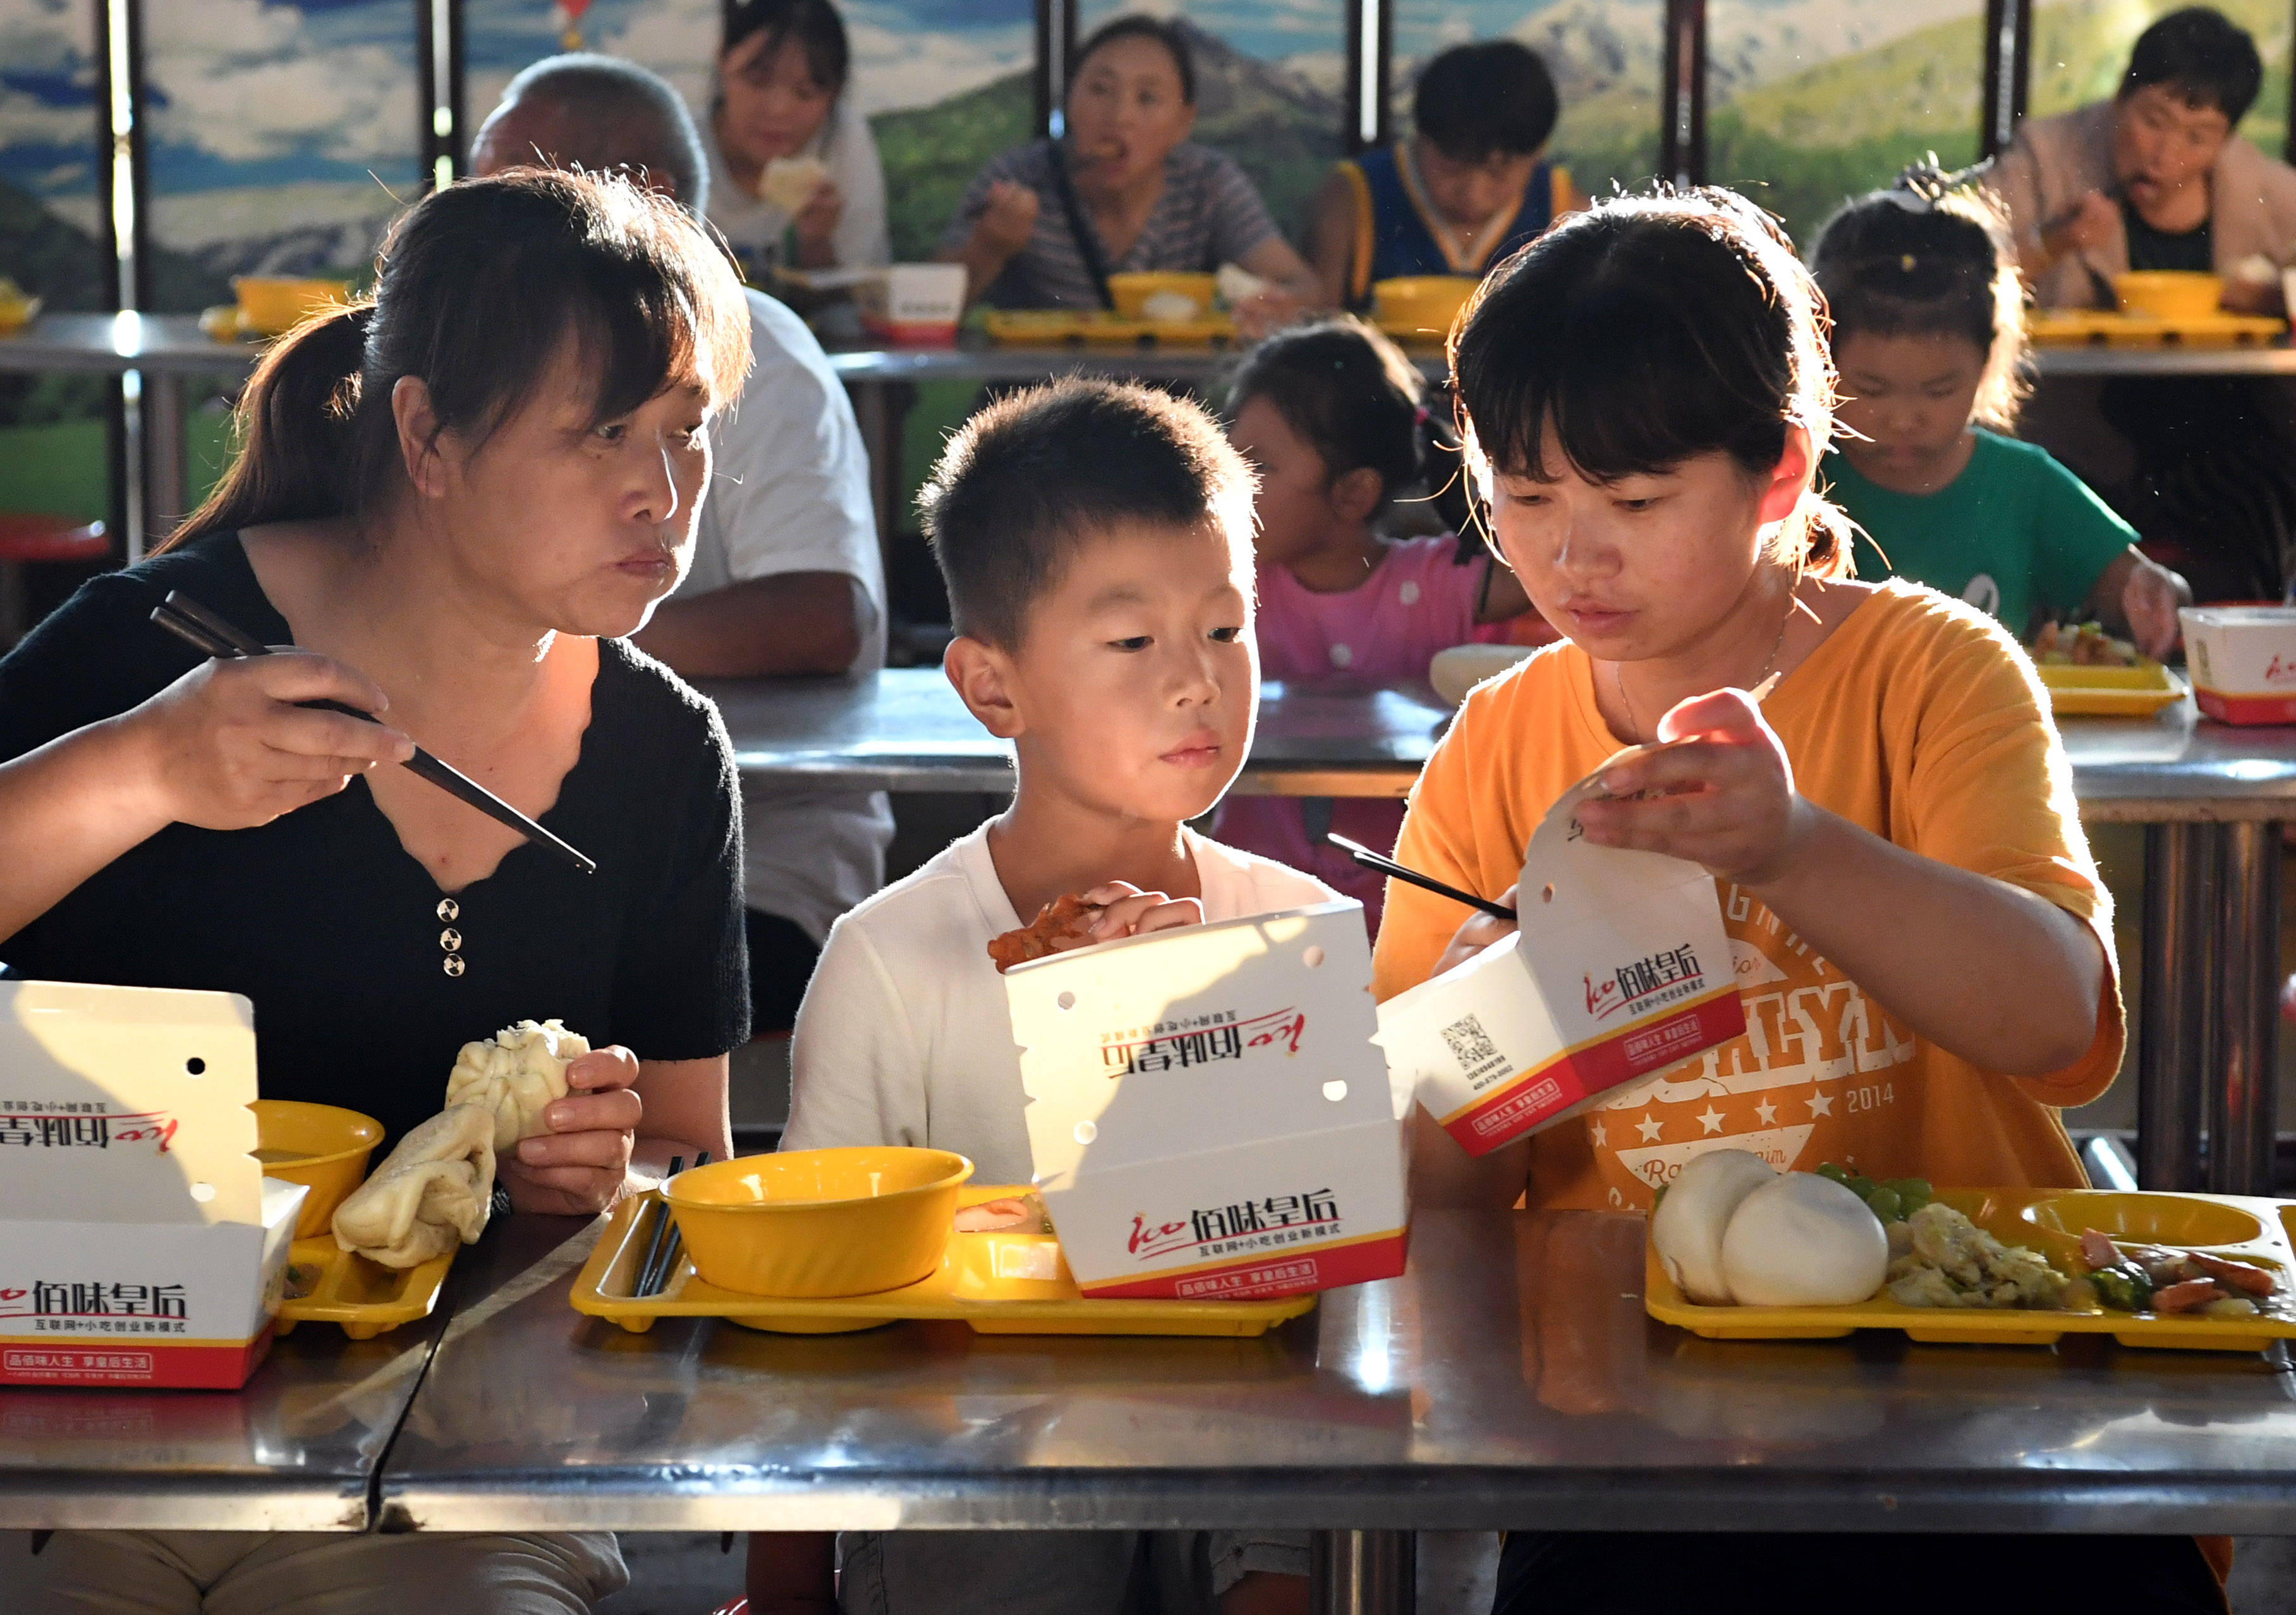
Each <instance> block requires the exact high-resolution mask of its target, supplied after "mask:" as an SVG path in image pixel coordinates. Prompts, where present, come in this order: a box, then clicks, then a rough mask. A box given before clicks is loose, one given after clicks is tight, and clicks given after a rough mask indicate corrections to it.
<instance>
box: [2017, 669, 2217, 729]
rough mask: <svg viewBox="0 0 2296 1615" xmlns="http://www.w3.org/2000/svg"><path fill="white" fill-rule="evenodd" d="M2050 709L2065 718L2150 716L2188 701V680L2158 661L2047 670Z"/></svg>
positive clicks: (2044, 681) (2044, 676)
mask: <svg viewBox="0 0 2296 1615" xmlns="http://www.w3.org/2000/svg"><path fill="white" fill-rule="evenodd" d="M2040 673H2041V683H2042V684H2043V685H2046V687H2047V689H2048V692H2049V710H2050V711H2052V712H2054V713H2056V714H2057V715H2058V716H2060V717H2150V716H2151V715H2152V714H2153V713H2155V712H2158V711H2160V710H2161V708H2163V707H2173V706H2175V705H2176V704H2177V702H2178V701H2182V700H2184V699H2185V685H2184V681H2183V680H2181V679H2179V678H2178V677H2177V676H2176V675H2175V674H2174V673H2171V672H2169V669H2168V668H2164V667H2162V666H2161V664H2160V663H2159V662H2157V661H2142V662H2139V663H2138V664H2137V665H2136V666H2135V667H2133V668H2083V667H2072V666H2067V665H2064V664H2062V663H2058V664H2054V665H2052V666H2046V667H2043V668H2041V669H2040Z"/></svg>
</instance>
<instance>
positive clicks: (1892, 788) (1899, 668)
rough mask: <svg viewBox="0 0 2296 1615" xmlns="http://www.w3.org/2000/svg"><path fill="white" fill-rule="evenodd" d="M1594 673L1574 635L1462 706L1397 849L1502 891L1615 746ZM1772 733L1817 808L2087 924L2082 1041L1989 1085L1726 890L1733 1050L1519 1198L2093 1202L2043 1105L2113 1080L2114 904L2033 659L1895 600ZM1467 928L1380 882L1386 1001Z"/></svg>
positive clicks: (1884, 603) (1849, 635)
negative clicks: (1871, 1179) (1718, 1192)
mask: <svg viewBox="0 0 2296 1615" xmlns="http://www.w3.org/2000/svg"><path fill="white" fill-rule="evenodd" d="M1592 676H1593V664H1592V662H1590V661H1589V660H1588V659H1587V655H1586V653H1585V652H1582V651H1580V650H1579V648H1578V646H1576V645H1574V644H1570V643H1568V642H1567V641H1566V642H1565V643H1563V644H1558V645H1555V646H1553V647H1550V648H1549V649H1547V650H1546V651H1543V652H1540V653H1539V654H1538V655H1537V656H1535V657H1533V658H1532V659H1530V660H1529V661H1527V662H1525V663H1523V664H1522V665H1521V667H1519V668H1515V669H1514V670H1513V672H1511V673H1510V674H1508V675H1507V676H1505V677H1503V678H1500V679H1498V680H1496V681H1494V682H1493V683H1491V684H1488V685H1483V686H1482V687H1481V688H1480V689H1478V690H1476V691H1475V692H1474V693H1472V694H1471V695H1470V696H1469V697H1468V698H1467V701H1466V703H1465V704H1464V706H1463V707H1462V709H1460V712H1459V717H1458V720H1457V721H1456V723H1455V724H1454V725H1453V726H1452V728H1451V732H1450V733H1449V734H1448V735H1447V736H1446V737H1445V738H1444V741H1443V742H1442V744H1441V745H1440V746H1439V747H1438V748H1437V750H1436V753H1435V755H1434V757H1433V758H1431V759H1430V761H1429V762H1428V765H1427V768H1426V771H1425V773H1424V774H1423V775H1421V777H1420V781H1419V784H1418V787H1417V789H1416V791H1415V793H1414V795H1413V799H1412V804H1411V809H1410V814H1409V816H1408V818H1407V819H1406V821H1405V824H1404V827H1403V833H1402V838H1401V840H1399V841H1398V844H1397V848H1396V856H1397V857H1398V858H1400V859H1401V860H1402V861H1403V862H1404V863H1406V864H1408V865H1412V866H1414V867H1415V868H1418V869H1422V870H1424V871H1425V872H1427V873H1430V874H1431V875H1434V876H1436V877H1437V878H1438V879H1440V880H1443V881H1449V882H1450V883H1452V884H1453V885H1456V886H1461V887H1464V888H1465V889H1467V890H1470V891H1473V892H1477V893H1480V894H1482V895H1484V896H1487V897H1497V895H1498V894H1499V893H1501V892H1503V891H1505V889H1506V888H1507V887H1508V886H1510V885H1512V884H1513V882H1514V880H1515V878H1516V876H1517V874H1518V873H1520V871H1521V864H1522V857H1523V849H1524V848H1525V847H1527V846H1528V845H1529V840H1530V835H1531V832H1532V831H1533V830H1535V829H1536V828H1537V827H1538V823H1539V821H1540V819H1541V818H1542V817H1544V816H1545V815H1546V811H1547V809H1548V808H1549V807H1552V806H1553V805H1554V802H1555V801H1556V800H1557V799H1559V798H1560V797H1561V796H1562V794H1563V792H1565V791H1568V790H1569V789H1570V787H1571V785H1573V784H1574V783H1577V782H1578V781H1579V780H1580V779H1582V778H1584V777H1586V776H1587V775H1589V774H1591V773H1593V772H1594V771H1595V769H1596V768H1598V767H1601V766H1602V764H1603V761H1604V760H1605V759H1606V758H1609V757H1610V756H1611V754H1612V753H1613V752H1615V751H1617V750H1619V749H1620V746H1619V742H1618V741H1617V740H1616V739H1615V738H1614V737H1613V736H1612V735H1611V733H1610V730H1609V728H1608V726H1606V725H1605V724H1604V723H1603V718H1602V717H1601V714H1600V713H1599V712H1598V711H1597V709H1596V708H1595V690H1594V685H1593V682H1592ZM1763 715H1764V716H1765V717H1767V719H1768V721H1769V723H1770V726H1771V727H1772V728H1774V729H1775V731H1776V732H1777V734H1778V737H1779V739H1780V740H1781V741H1782V742H1784V745H1785V749H1786V754H1787V757H1788V758H1789V760H1790V761H1791V762H1792V766H1793V771H1794V780H1795V784H1796V787H1797V788H1798V789H1799V790H1800V792H1801V793H1802V795H1803V796H1805V797H1806V798H1808V799H1809V800H1810V801H1812V802H1814V803H1816V805H1817V806H1819V807H1825V808H1826V809H1828V810H1830V811H1832V812H1833V813H1836V814H1839V815H1840V816H1842V817H1843V818H1846V819H1848V820H1849V822H1850V823H1852V824H1857V825H1859V826H1861V827H1862V828H1864V829H1866V830H1868V831H1871V832H1873V833H1874V834H1875V835H1878V836H1881V837H1882V838H1884V839H1885V840H1890V841H1891V842H1893V843H1895V844H1896V845H1898V846H1899V847H1903V848H1908V849H1909V850H1911V851H1914V852H1917V853H1920V854H1921V855H1922V856H1923V857H1930V858H1934V859H1936V860H1938V861H1939V862H1940V863H1944V864H1951V865H1956V866H1957V867H1959V868H1963V869H1967V870H1972V871H1974V872H1975V873H1980V874H1984V875H1989V876H1991V877H1993V878H1994V879H1996V880H2001V881H2008V882H2009V883H2011V884H2012V885H2014V886H2020V887H2023V888H2024V889H2027V890H2029V891H2032V892H2034V893H2036V894H2038V896H2040V897H2042V898H2046V899H2047V900H2048V901H2049V902H2052V903H2054V904H2056V905H2057V906H2060V907H2061V908H2063V909H2064V910H2065V911H2066V912H2068V913H2070V914H2073V915H2075V916H2076V917H2077V918H2079V920H2081V921H2082V922H2084V923H2085V924H2087V926H2089V927H2090V929H2091V930H2093V931H2094V932H2095V935H2096V937H2097V939H2098V940H2099V941H2100V942H2101V943H2102V944H2103V948H2104V957H2105V961H2106V964H2107V969H2108V971H2109V972H2113V973H2115V974H2116V980H2112V981H2109V982H2108V983H2107V988H2108V990H2107V991H2106V992H2105V993H2104V994H2103V998H2102V1001H2101V1004H2100V1008H2099V1013H2098V1024H2097V1030H2096V1037H2095V1042H2094V1043H2093V1044H2092V1045H2091V1046H2090V1048H2089V1051H2088V1053H2087V1054H2085V1055H2083V1056H2082V1058H2081V1059H2080V1060H2079V1061H2078V1062H2076V1063H2074V1064H2073V1065H2071V1066H2070V1067H2068V1068H2067V1069H2065V1070H2062V1071H2056V1072H2053V1073H2050V1074H2049V1075H2046V1076H2043V1077H2037V1078H2017V1077H2005V1076H2002V1075H2000V1074H1998V1073H1996V1072H1992V1071H1988V1070H1985V1069H1984V1068H1983V1067H1982V1066H1980V1065H1975V1064H1972V1063H1970V1062H1967V1061H1964V1060H1962V1059H1959V1058H1957V1057H1956V1056H1955V1055H1953V1054H1950V1053H1947V1052H1946V1051H1945V1050H1943V1049H1940V1048H1939V1047H1937V1046H1936V1045H1933V1044H1931V1043H1930V1042H1928V1041H1927V1040H1926V1039H1924V1038H1922V1037H1917V1036H1916V1035H1915V1033H1914V1032H1913V1031H1912V1030H1911V1029H1909V1028H1907V1027H1906V1026H1905V1025H1903V1024H1902V1023H1901V1022H1899V1021H1897V1020H1895V1019H1893V1018H1892V1017H1891V1016H1890V1014H1889V1012H1887V1011H1886V1010H1884V1009H1883V1008H1882V1005H1881V1004H1877V1003H1875V1002H1874V1000H1872V999H1871V998H1869V997H1867V996H1866V995H1865V994H1864V993H1863V992H1861V991H1860V990H1859V989H1858V987H1857V983H1856V982H1855V981H1853V980H1849V978H1848V977H1846V976H1844V975H1843V974H1842V973H1841V971H1839V970H1837V969H1835V968H1834V967H1833V965H1832V964H1831V963H1828V962H1827V961H1826V960H1825V958H1824V957H1823V956H1821V955H1819V954H1818V953H1817V952H1816V950H1815V949H1814V948H1813V947H1810V945H1809V944H1808V942H1806V941H1805V940H1803V939H1802V938H1800V936H1798V935H1797V934H1795V932H1794V930H1793V928H1792V926H1791V925H1789V924H1787V923H1786V922H1784V921H1783V920H1782V919H1781V918H1780V917H1779V916H1778V915H1776V914H1772V913H1771V912H1770V911H1769V910H1768V909H1767V908H1766V907H1765V906H1763V905H1762V903H1761V902H1760V900H1759V898H1755V897H1754V896H1753V895H1752V894H1751V893H1749V892H1747V891H1744V890H1743V889H1740V888H1739V887H1737V886H1736V885H1735V884H1734V883H1733V882H1731V881H1723V880H1718V881H1716V882H1715V885H1716V889H1717V896H1718V898H1719V900H1720V902H1721V905H1722V915H1723V922H1724V928H1725V930H1726V932H1727V934H1728V936H1729V939H1730V952H1731V955H1732V962H1733V963H1734V966H1735V968H1736V975H1737V982H1738V988H1739V992H1740V996H1741V999H1742V1001H1743V1005H1744V1008H1745V1012H1746V1030H1745V1032H1744V1034H1743V1036H1741V1037H1737V1038H1735V1039H1734V1040H1733V1041H1731V1042H1729V1043H1726V1044H1724V1045H1721V1046H1719V1047H1718V1048H1715V1049H1710V1050H1709V1051H1707V1052H1706V1053H1703V1054H1701V1055H1696V1056H1693V1058H1691V1059H1689V1060H1686V1061H1684V1062H1682V1063H1680V1064H1678V1065H1675V1066H1672V1067H1669V1068H1668V1069H1667V1070H1663V1071H1660V1072H1657V1073H1655V1074H1654V1075H1652V1076H1651V1077H1647V1078H1642V1079H1641V1080H1639V1081H1636V1082H1634V1083H1630V1084H1628V1085H1627V1086H1623V1087H1621V1088H1620V1089H1618V1090H1617V1091H1616V1092H1615V1093H1614V1094H1612V1095H1611V1097H1609V1098H1608V1099H1606V1100H1604V1101H1603V1102H1602V1103H1599V1104H1597V1105H1596V1106H1595V1107H1594V1108H1592V1109H1590V1110H1588V1111H1584V1112H1582V1113H1581V1114H1580V1115H1579V1116H1577V1117H1574V1118H1571V1119H1569V1120H1566V1121H1563V1122H1562V1123H1560V1124H1558V1125H1556V1126H1554V1127H1549V1128H1547V1129H1546V1131H1544V1132H1542V1133H1539V1134H1538V1135H1534V1136H1533V1138H1532V1139H1531V1141H1530V1147H1531V1168H1530V1181H1529V1204H1530V1205H1532V1206H1534V1207H1584V1208H1595V1207H1647V1206H1648V1205H1649V1204H1650V1202H1651V1197H1652V1191H1653V1190H1654V1189H1656V1188H1657V1187H1658V1186H1659V1185H1663V1184H1666V1183H1669V1182H1671V1181H1672V1179H1673V1178H1674V1176H1675V1175H1676V1174H1677V1173H1678V1172H1680V1171H1681V1169H1682V1168H1683V1165H1684V1163H1685V1162H1686V1161H1688V1160H1692V1159H1693V1157H1695V1156H1697V1155H1699V1154H1701V1153H1702V1152H1705V1151H1707V1150H1712V1149H1725V1148H1726V1149H1738V1150H1750V1151H1752V1152H1755V1153H1757V1154H1759V1155H1761V1156H1762V1157H1764V1158H1765V1159H1766V1160H1768V1161H1769V1162H1770V1163H1771V1164H1772V1165H1773V1166H1775V1167H1777V1168H1780V1169H1782V1170H1783V1169H1785V1168H1800V1169H1801V1170H1805V1171H1807V1170H1808V1169H1810V1168H1814V1167H1816V1165H1817V1164H1818V1163H1819V1162H1820V1161H1823V1160H1834V1161H1840V1162H1842V1163H1843V1164H1845V1165H1851V1166H1854V1167H1856V1168H1857V1169H1858V1170H1861V1171H1864V1172H1866V1173H1867V1174H1869V1175H1871V1176H1875V1177H1896V1176H1920V1177H1927V1178H1930V1179H1931V1180H1932V1181H1934V1182H1937V1183H1939V1184H1951V1185H1970V1186H1976V1185H1982V1186H1996V1185H2079V1184H2081V1183H2083V1182H2084V1181H2085V1180H2084V1178H2083V1176H2082V1174H2081V1170H2080V1164H2079V1157H2078V1156H2077V1155H2076V1154H2075V1153H2074V1152H2073V1148H2072V1145H2071V1141H2070V1140H2068V1139H2067V1137H2066V1136H2065V1131H2064V1127H2063V1126H2062V1123H2061V1122H2060V1121H2059V1120H2058V1117H2057V1111H2058V1109H2059V1108H2060V1107H2062V1106H2068V1105H2077V1104H2084V1103H2087V1102H2088V1101H2090V1100H2092V1099H2094V1098H2095V1097H2096V1096H2097V1095H2098V1094H2101V1093H2103V1091H2104V1089H2105V1088H2106V1087H2107V1086H2109V1085H2110V1084H2111V1082H2112V1077H2113V1074H2114V1073H2115V1072H2116V1071H2117V1070H2119V1069H2120V1054H2121V1045H2122V1043H2123V1040H2124V1037H2125V1032H2124V1028H2123V1024H2122V1020H2121V1009H2120V994H2119V990H2118V982H2117V967H2116V966H2114V964H2113V963H2112V958H2113V955H2112V899H2111V898H2110V896H2109V895H2108V894H2107V893H2106V891H2105V889H2104V887H2103V883H2102V882H2101V881H2099V880H2098V879H2097V874H2096V867H2095V863H2094V862H2093V861H2092V860H2091V858H2090V857H2089V852H2088V844H2087V840H2086V839H2085V838H2084V837H2083V836H2082V834H2081V830H2080V825H2079V820H2078V818H2077V817H2076V816H2075V809H2074V804H2073V793H2072V776H2071V769H2070V767H2068V765H2067V763H2066V761H2065V756H2064V751H2063V749H2062V746H2061V745H2060V744H2059V742H2058V740H2057V734H2056V730H2055V728H2054V725H2053V724H2052V723H2051V721H2050V718H2049V717H2048V707H2047V701H2046V697H2045V695H2044V694H2043V693H2042V691H2041V688H2040V685H2039V684H2038V679H2037V678H2036V677H2035V676H2034V673H2033V670H2032V667H2031V664H2030V662H2029V661H2028V660H2026V658H2025V656H2024V654H2023V652H2021V650H2019V649H2018V647H2017V646H2016V644H2014V643H2013V641H2012V640H2011V639H2010V638H2009V637H2008V636H2007V635H2005V633H2003V632H2002V631H2001V629H2000V628H1999V627H1997V625H1995V624H1994V623H1993V622H1992V621H1991V620H1990V619H1987V618H1985V617H1982V616H1981V615H1980V614H1979V613H1977V612H1976V611H1972V610H1971V609H1970V608H1968V607H1966V606H1964V605H1963V604H1961V603H1959V602H1957V601H1949V600H1948V599H1946V598H1945V597H1944V596H1942V595H1939V594H1935V593H1933V592H1931V591H1930V590H1927V589H1923V588H1921V587H1918V586H1914V585H1910V584H1905V583H1899V582H1891V583H1886V584H1884V585H1882V586H1881V587H1880V588H1879V589H1877V590H1876V591H1875V592H1874V594H1872V595H1871V596H1870V597H1869V598H1868V599H1866V602H1865V603H1863V604H1861V605H1859V606H1858V607H1857V609H1856V610H1855V611H1852V612H1851V613H1850V614H1849V617H1848V618H1846V619H1844V620H1843V621H1842V622H1841V624H1840V626H1838V627H1836V628H1835V629H1834V631H1833V634H1832V635H1829V636H1828V637H1827V638H1826V639H1825V642H1824V643H1823V644H1820V645H1819V646H1818V648H1817V650H1816V652H1813V653H1812V654H1811V655H1810V657H1809V658H1808V660H1806V661H1804V662H1803V663H1802V664H1801V665H1800V667H1798V668H1795V669H1794V670H1793V672H1792V674H1791V675H1790V676H1787V677H1786V678H1785V679H1784V680H1783V681H1781V682H1780V684H1779V685H1778V687H1777V688H1776V689H1775V690H1774V691H1773V692H1772V693H1771V694H1770V696H1769V698H1768V700H1767V701H1765V702H1764V704H1763ZM1466 917H1467V915H1466V914H1465V912H1464V910H1463V909H1461V908H1460V906H1458V905H1457V904H1456V903H1454V902H1452V901H1451V900H1450V899H1448V898H1441V897H1438V896H1436V895H1435V894H1433V893H1431V892H1425V891H1422V890H1420V889H1418V888H1416V887H1410V886H1406V885H1403V884H1402V883H1401V882H1396V883H1394V884H1392V885H1391V886H1390V888H1389V890H1388V898H1387V916H1386V920H1385V922H1384V923H1383V924H1382V927H1381V930H1380V936H1379V947H1378V953H1377V957H1376V963H1375V971H1374V990H1375V991H1376V992H1377V993H1378V995H1379V996H1380V997H1381V998H1382V999H1386V998H1390V997H1392V996H1395V995H1396V994H1398V993H1400V992H1402V991H1404V990H1405V989H1406V988H1411V987H1415V986H1416V985H1417V984H1418V983H1420V982H1421V981H1423V980H1426V979H1427V977H1428V975H1429V974H1430V972H1431V971H1432V970H1433V969H1434V966H1435V963H1436V961H1437V960H1438V959H1439V957H1440V956H1441V955H1442V952H1443V949H1444V947H1446V946H1447V944H1448V943H1449V941H1450V939H1451V936H1452V933H1453V932H1454V931H1456V930H1457V929H1458V927H1459V925H1460V923H1461V922H1463V921H1464V919H1466ZM2017 990H2018V989H2017V983H2016V982H2015V981H2013V980H2006V981H2004V982H2002V983H2001V991H2002V992H2004V993H2005V994H2011V995H2013V994H2014V993H2015V992H2016V991H2017Z"/></svg>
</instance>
